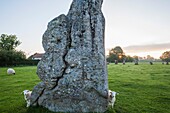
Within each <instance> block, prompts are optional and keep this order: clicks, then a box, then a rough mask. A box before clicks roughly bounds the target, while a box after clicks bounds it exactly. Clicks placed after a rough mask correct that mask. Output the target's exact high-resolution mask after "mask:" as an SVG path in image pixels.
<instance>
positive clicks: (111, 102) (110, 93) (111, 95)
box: [108, 90, 119, 108]
mask: <svg viewBox="0 0 170 113" xmlns="http://www.w3.org/2000/svg"><path fill="white" fill-rule="evenodd" d="M117 94H119V93H117V92H115V91H111V90H109V91H108V96H109V105H111V106H112V108H113V106H114V103H115V101H116V95H117Z"/></svg>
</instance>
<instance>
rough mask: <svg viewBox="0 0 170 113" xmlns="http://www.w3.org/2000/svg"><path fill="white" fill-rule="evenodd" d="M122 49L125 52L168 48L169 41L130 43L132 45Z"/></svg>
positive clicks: (169, 48)
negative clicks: (141, 43)
mask: <svg viewBox="0 0 170 113" xmlns="http://www.w3.org/2000/svg"><path fill="white" fill-rule="evenodd" d="M123 50H124V51H125V52H127V53H140V52H151V51H162V50H170V42H168V43H162V44H148V45H132V46H127V47H124V48H123Z"/></svg>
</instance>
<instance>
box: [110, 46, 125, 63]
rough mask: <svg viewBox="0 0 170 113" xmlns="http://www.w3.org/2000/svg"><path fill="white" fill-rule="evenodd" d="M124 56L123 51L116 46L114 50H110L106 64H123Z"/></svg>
mask: <svg viewBox="0 0 170 113" xmlns="http://www.w3.org/2000/svg"><path fill="white" fill-rule="evenodd" d="M125 59H126V56H125V54H124V52H123V49H122V48H121V47H120V46H116V47H115V48H113V49H111V50H110V51H109V56H108V58H107V61H108V62H115V61H116V62H117V61H119V62H123V60H124V61H125Z"/></svg>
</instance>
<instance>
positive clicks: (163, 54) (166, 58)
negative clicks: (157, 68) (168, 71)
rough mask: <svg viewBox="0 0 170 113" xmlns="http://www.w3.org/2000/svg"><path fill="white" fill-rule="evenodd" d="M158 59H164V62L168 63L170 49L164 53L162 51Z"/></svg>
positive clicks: (169, 60)
mask: <svg viewBox="0 0 170 113" xmlns="http://www.w3.org/2000/svg"><path fill="white" fill-rule="evenodd" d="M160 59H162V61H165V62H166V64H169V62H170V51H165V52H164V53H162V55H161V56H160Z"/></svg>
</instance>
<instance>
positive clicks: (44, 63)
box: [31, 0, 108, 112]
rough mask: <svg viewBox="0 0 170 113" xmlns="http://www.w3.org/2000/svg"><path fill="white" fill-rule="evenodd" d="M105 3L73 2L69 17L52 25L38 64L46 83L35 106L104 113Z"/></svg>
mask: <svg viewBox="0 0 170 113" xmlns="http://www.w3.org/2000/svg"><path fill="white" fill-rule="evenodd" d="M102 2H103V0H73V3H72V5H71V8H70V10H69V13H68V14H67V16H65V15H60V16H59V17H57V18H55V19H53V20H52V21H51V22H49V24H48V28H47V30H46V32H45V33H44V35H43V42H42V43H43V47H44V50H45V54H44V56H43V58H42V60H41V61H40V62H39V64H38V69H37V74H38V76H39V78H40V79H41V80H42V82H41V83H39V84H38V85H37V86H35V87H34V89H33V92H32V96H31V105H37V104H38V105H40V106H44V107H46V108H48V109H49V110H51V111H55V112H104V111H105V110H106V109H107V106H108V80H107V71H106V62H105V49H104V28H105V19H104V16H103V14H102V12H101V6H102Z"/></svg>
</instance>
